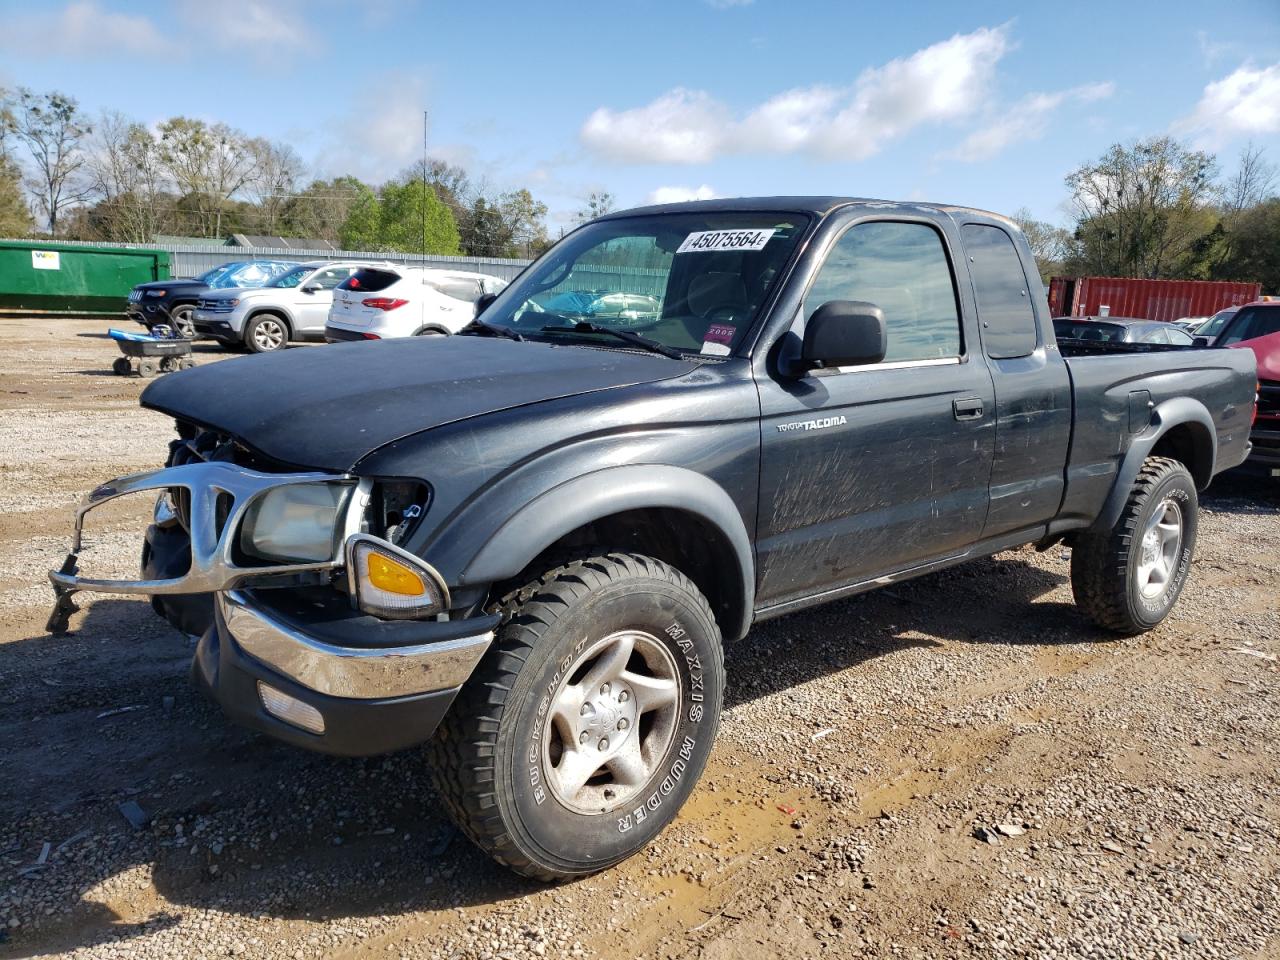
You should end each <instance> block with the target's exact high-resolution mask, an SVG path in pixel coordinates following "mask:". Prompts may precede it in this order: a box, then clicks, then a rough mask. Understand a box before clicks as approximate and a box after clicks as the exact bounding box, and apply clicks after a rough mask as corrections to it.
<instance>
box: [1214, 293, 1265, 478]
mask: <svg viewBox="0 0 1280 960" xmlns="http://www.w3.org/2000/svg"><path fill="white" fill-rule="evenodd" d="M1213 345H1214V346H1216V347H1234V348H1236V349H1241V350H1249V351H1251V352H1252V353H1253V355H1254V357H1255V358H1256V359H1257V362H1258V410H1257V415H1256V417H1255V418H1254V422H1253V432H1252V433H1251V434H1250V439H1251V440H1252V441H1253V450H1252V452H1251V453H1250V455H1249V461H1248V463H1247V464H1246V465H1245V466H1246V469H1247V470H1249V471H1251V472H1254V473H1262V474H1265V475H1266V476H1268V477H1280V300H1275V299H1272V300H1260V301H1257V302H1255V303H1246V304H1245V305H1244V306H1243V307H1240V308H1239V310H1237V311H1236V312H1235V314H1233V315H1232V316H1231V317H1230V318H1229V320H1228V322H1227V323H1226V325H1225V326H1223V327H1222V328H1221V329H1220V330H1219V332H1218V334H1217V336H1216V337H1215V338H1214V340H1213Z"/></svg>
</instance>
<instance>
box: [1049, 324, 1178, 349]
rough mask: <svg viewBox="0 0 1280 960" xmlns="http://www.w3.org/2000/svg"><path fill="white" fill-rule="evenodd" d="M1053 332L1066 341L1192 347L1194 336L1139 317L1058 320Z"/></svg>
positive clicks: (1176, 328)
mask: <svg viewBox="0 0 1280 960" xmlns="http://www.w3.org/2000/svg"><path fill="white" fill-rule="evenodd" d="M1053 332H1054V334H1055V335H1056V336H1057V338H1058V340H1059V341H1062V340H1094V341H1098V340H1102V341H1109V342H1111V343H1165V344H1173V345H1174V346H1177V347H1189V346H1191V345H1192V343H1194V342H1195V338H1194V337H1192V335H1191V334H1190V333H1188V332H1187V331H1186V330H1183V329H1181V328H1180V327H1177V326H1174V325H1173V324H1172V323H1166V322H1165V321H1163V320H1142V319H1139V318H1137V317H1054V318H1053Z"/></svg>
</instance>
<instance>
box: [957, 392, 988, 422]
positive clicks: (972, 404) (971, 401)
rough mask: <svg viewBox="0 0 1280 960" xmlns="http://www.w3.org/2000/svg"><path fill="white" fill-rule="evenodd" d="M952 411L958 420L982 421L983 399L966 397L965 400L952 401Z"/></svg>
mask: <svg viewBox="0 0 1280 960" xmlns="http://www.w3.org/2000/svg"><path fill="white" fill-rule="evenodd" d="M951 409H952V411H954V413H955V415H956V419H957V420H981V419H982V398H981V397H965V398H964V399H963V400H952V401H951Z"/></svg>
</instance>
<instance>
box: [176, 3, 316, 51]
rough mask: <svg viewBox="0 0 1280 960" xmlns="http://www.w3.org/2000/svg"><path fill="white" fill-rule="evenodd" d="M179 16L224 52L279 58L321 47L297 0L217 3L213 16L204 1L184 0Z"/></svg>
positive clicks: (304, 9) (303, 8)
mask: <svg viewBox="0 0 1280 960" xmlns="http://www.w3.org/2000/svg"><path fill="white" fill-rule="evenodd" d="M182 14H183V17H184V18H185V19H186V20H187V22H188V24H189V25H190V26H191V27H192V28H193V29H196V30H198V31H199V32H200V35H201V37H203V38H205V39H208V40H211V41H213V43H215V44H217V45H218V46H220V47H222V48H223V49H226V50H231V51H239V52H241V53H252V54H255V55H258V56H265V55H268V54H270V55H274V56H278V55H279V54H281V53H284V52H294V51H297V50H300V49H307V50H312V51H314V50H315V49H316V48H317V47H318V46H320V45H321V40H320V38H319V37H318V36H317V35H316V34H315V32H314V31H313V30H312V29H311V27H310V26H309V23H310V20H309V18H308V16H307V8H305V7H303V6H302V5H301V4H299V3H298V2H296V0H219V2H218V6H217V10H216V12H214V14H213V15H212V16H211V15H210V7H209V4H208V2H207V0H184V2H183V4H182Z"/></svg>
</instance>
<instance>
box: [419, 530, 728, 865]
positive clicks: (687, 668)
mask: <svg viewBox="0 0 1280 960" xmlns="http://www.w3.org/2000/svg"><path fill="white" fill-rule="evenodd" d="M502 609H503V611H504V613H505V614H506V617H505V619H504V621H503V624H502V626H501V627H500V628H499V632H498V636H497V638H496V639H495V641H494V644H493V646H492V647H491V648H490V649H489V651H488V652H487V653H486V654H485V657H484V659H483V660H482V661H481V663H480V665H479V667H477V669H476V672H475V673H474V674H473V675H472V677H471V679H470V680H469V681H468V682H467V684H466V685H465V686H464V687H463V689H462V692H461V693H460V694H459V695H458V699H457V701H455V703H454V705H453V707H452V708H451V709H450V711H449V713H448V715H447V716H446V717H445V720H444V722H443V723H442V724H441V726H440V729H439V730H438V731H437V733H436V736H435V738H434V740H433V741H432V744H431V747H430V750H431V754H432V757H431V759H432V767H433V771H434V775H435V781H436V789H437V790H438V792H439V793H440V795H441V797H442V798H443V800H444V802H445V805H446V806H447V808H448V809H449V812H450V814H451V815H452V816H453V818H454V820H455V821H456V822H457V824H458V826H459V827H460V828H461V829H462V831H463V832H464V833H466V834H467V836H468V837H470V838H471V840H472V841H474V842H475V843H476V844H477V845H478V846H479V847H480V848H481V849H482V850H484V851H485V852H486V853H488V854H489V855H490V856H492V857H493V858H494V859H495V860H497V861H498V862H499V863H502V864H505V865H506V866H508V867H510V868H511V869H512V870H514V871H516V872H517V873H519V874H522V875H524V876H526V877H531V878H534V879H537V880H543V881H553V880H564V879H569V878H572V877H580V876H585V875H587V874H591V873H595V872H596V871H599V870H603V869H605V868H606V867H610V866H613V865H614V864H616V863H619V862H620V861H622V860H625V859H626V858H627V857H630V856H632V855H633V854H635V853H637V852H638V851H640V850H641V849H643V848H644V847H645V846H646V845H647V844H648V843H649V842H650V841H651V840H652V839H653V838H654V837H655V836H657V834H658V833H659V832H660V831H661V830H662V828H663V827H665V826H666V825H667V824H668V823H670V822H671V820H672V819H673V818H674V817H675V815H676V813H677V812H679V810H680V807H681V806H682V805H683V804H684V802H685V800H686V799H688V797H689V795H690V794H691V793H692V792H693V788H694V786H695V784H696V783H697V780H698V778H699V777H700V776H701V774H702V770H703V767H704V766H705V765H706V761H707V757H708V755H709V754H710V752H711V745H712V742H713V739H714V737H715V731H716V726H717V724H718V722H719V718H720V705H721V700H722V697H723V691H724V661H723V654H722V649H721V637H720V631H719V629H718V628H717V626H716V622H715V618H714V616H713V615H712V613H711V609H710V607H709V606H708V604H707V601H706V599H705V598H704V597H703V596H702V594H701V593H700V592H699V591H698V589H697V587H695V586H694V585H693V583H692V582H690V580H689V579H688V578H687V577H685V576H684V575H683V574H681V573H680V572H679V571H677V570H675V569H674V568H672V567H670V566H668V565H667V564H665V563H662V562H661V561H658V560H654V559H652V558H650V557H645V556H640V555H635V554H624V553H608V554H600V555H596V556H591V557H587V558H586V559H582V560H575V561H573V562H571V563H567V564H565V565H563V566H559V567H555V568H553V569H551V570H549V571H548V572H547V573H545V574H544V575H543V576H541V577H539V578H538V579H537V580H534V581H533V582H531V583H529V584H528V585H526V586H525V587H524V588H522V589H520V590H518V591H516V592H515V593H513V594H511V595H510V596H508V597H507V598H506V599H505V600H504V602H503V603H502Z"/></svg>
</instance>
